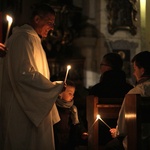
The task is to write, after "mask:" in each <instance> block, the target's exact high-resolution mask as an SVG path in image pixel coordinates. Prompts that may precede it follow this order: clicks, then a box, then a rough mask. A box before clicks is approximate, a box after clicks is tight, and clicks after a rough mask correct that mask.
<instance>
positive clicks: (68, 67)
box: [64, 65, 71, 83]
mask: <svg viewBox="0 0 150 150" xmlns="http://www.w3.org/2000/svg"><path fill="white" fill-rule="evenodd" d="M70 69H71V66H70V65H68V66H67V71H66V76H65V80H64V83H66V80H67V76H68V72H69V70H70Z"/></svg>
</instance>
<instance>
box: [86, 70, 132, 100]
mask: <svg viewBox="0 0 150 150" xmlns="http://www.w3.org/2000/svg"><path fill="white" fill-rule="evenodd" d="M132 88H133V86H132V85H131V84H129V83H127V82H126V75H125V72H124V71H122V70H110V71H106V72H105V73H103V75H102V76H101V78H100V82H99V83H97V84H96V85H94V86H93V87H92V88H91V89H90V90H89V95H95V96H98V97H99V98H124V96H125V94H127V93H128V91H129V90H130V89H132Z"/></svg>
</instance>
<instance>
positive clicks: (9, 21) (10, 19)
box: [4, 15, 13, 44]
mask: <svg viewBox="0 0 150 150" xmlns="http://www.w3.org/2000/svg"><path fill="white" fill-rule="evenodd" d="M6 19H7V21H8V27H7V33H6V38H5V43H4V44H6V42H7V39H8V35H9V31H10V27H11V24H12V22H13V19H12V17H10V16H9V15H6Z"/></svg>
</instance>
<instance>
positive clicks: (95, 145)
mask: <svg viewBox="0 0 150 150" xmlns="http://www.w3.org/2000/svg"><path fill="white" fill-rule="evenodd" d="M99 101H100V102H101V104H99V103H98V102H99ZM122 101H123V99H122V98H101V99H98V97H95V96H92V95H90V96H87V99H86V111H87V112H86V114H87V122H88V133H89V137H88V150H98V149H100V148H99V142H98V141H99V137H98V127H99V126H98V122H97V121H96V118H97V114H100V116H101V118H102V119H117V118H118V113H119V110H120V107H121V104H122Z"/></svg>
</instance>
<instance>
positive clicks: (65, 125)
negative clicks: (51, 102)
mask: <svg viewBox="0 0 150 150" xmlns="http://www.w3.org/2000/svg"><path fill="white" fill-rule="evenodd" d="M57 108H58V112H59V115H60V118H61V120H60V121H59V122H58V123H56V124H55V125H54V136H55V147H56V150H74V148H75V147H76V146H77V145H78V144H79V142H80V140H81V134H82V133H83V132H85V129H84V127H83V126H82V125H81V123H79V124H76V125H73V124H72V120H71V111H70V108H63V107H59V106H57Z"/></svg>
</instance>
